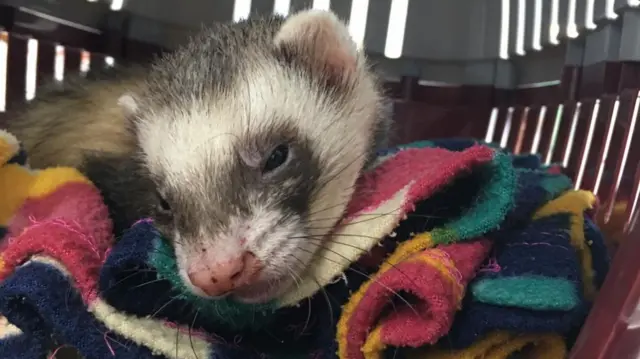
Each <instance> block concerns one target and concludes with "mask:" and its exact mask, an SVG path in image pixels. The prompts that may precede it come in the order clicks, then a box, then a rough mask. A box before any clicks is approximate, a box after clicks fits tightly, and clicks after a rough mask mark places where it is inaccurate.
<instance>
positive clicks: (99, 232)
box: [0, 183, 112, 302]
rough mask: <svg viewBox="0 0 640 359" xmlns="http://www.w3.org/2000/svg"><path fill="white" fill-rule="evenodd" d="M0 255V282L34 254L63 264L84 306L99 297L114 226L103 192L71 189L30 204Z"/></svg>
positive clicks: (82, 187)
mask: <svg viewBox="0 0 640 359" xmlns="http://www.w3.org/2000/svg"><path fill="white" fill-rule="evenodd" d="M10 233H11V236H10V237H9V238H8V240H7V242H8V244H10V245H7V246H6V247H5V249H4V250H3V251H2V260H3V262H4V263H3V266H2V268H1V269H0V281H2V280H4V279H5V278H6V277H7V276H9V275H11V274H12V273H13V271H14V270H15V268H16V267H17V266H19V265H21V264H22V263H24V262H25V261H27V260H28V259H29V258H30V257H31V256H33V255H35V254H41V253H42V254H46V255H47V256H50V257H52V258H55V259H56V260H59V261H60V262H62V263H63V264H64V265H65V267H66V268H67V270H69V271H70V272H71V275H72V277H73V278H74V279H75V280H76V284H77V286H78V289H79V290H80V293H81V294H82V296H83V298H84V299H85V300H86V301H88V302H89V301H92V300H93V299H95V297H96V296H97V292H96V280H97V278H98V274H99V271H100V267H101V266H102V264H103V262H104V260H105V259H106V257H107V254H108V248H109V247H110V245H111V243H112V234H111V221H110V219H109V213H108V210H107V207H106V206H105V205H104V203H103V202H102V197H101V196H100V193H99V191H98V190H97V189H96V188H95V187H93V186H91V185H89V184H84V183H70V184H67V185H63V186H61V187H60V188H58V189H57V190H56V191H55V192H53V193H51V194H49V195H47V196H44V197H42V198H38V199H29V200H28V201H27V202H26V203H25V204H24V205H23V206H22V208H21V209H20V211H19V212H18V214H17V215H16V217H15V219H14V221H13V222H12V223H11V226H10Z"/></svg>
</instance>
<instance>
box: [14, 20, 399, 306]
mask: <svg viewBox="0 0 640 359" xmlns="http://www.w3.org/2000/svg"><path fill="white" fill-rule="evenodd" d="M65 86H69V85H65ZM70 86H71V87H68V88H67V89H65V90H64V91H62V92H60V91H55V90H48V91H47V90H45V92H44V93H43V92H42V91H41V93H40V94H39V98H40V99H38V100H37V101H35V102H34V103H32V104H29V105H28V107H27V108H26V109H25V110H24V111H21V112H20V113H18V114H17V115H16V117H15V118H14V119H13V120H12V121H11V124H10V125H9V131H11V132H13V133H14V134H15V135H16V136H17V137H18V138H19V139H20V140H21V141H22V142H23V144H24V146H25V149H26V151H27V153H29V154H30V158H31V166H33V167H36V168H41V167H48V166H56V165H65V166H73V167H77V168H79V169H80V170H81V171H82V172H83V173H85V174H86V175H87V176H88V177H89V178H90V179H91V180H92V181H94V183H95V184H96V186H97V187H98V188H99V189H100V190H101V191H102V193H103V195H104V197H105V201H106V203H107V204H108V205H109V207H110V209H111V214H112V216H113V218H114V222H115V223H116V227H118V226H120V227H121V228H126V226H128V225H130V224H131V223H132V222H134V221H135V220H137V219H140V218H144V217H150V218H152V219H153V220H154V223H155V225H156V226H157V227H158V229H159V231H160V232H161V233H162V234H163V236H164V237H165V238H166V239H167V240H168V241H170V242H171V243H172V246H173V249H174V252H175V257H176V261H177V265H178V269H179V272H180V275H181V278H182V279H183V281H184V283H185V285H186V286H187V287H188V288H189V290H190V291H192V292H193V293H194V294H196V295H199V296H202V297H205V298H221V297H224V296H227V295H230V296H231V297H232V298H233V299H234V300H237V301H239V302H243V303H262V302H266V301H269V300H271V299H273V298H276V297H277V296H279V295H281V294H282V293H284V292H285V291H286V290H288V289H289V288H290V287H291V286H293V285H295V282H296V280H297V279H298V278H299V277H301V275H302V273H303V272H304V271H305V270H306V269H307V266H308V265H309V263H310V261H311V259H312V258H313V256H314V254H315V253H316V252H317V251H318V249H319V248H320V247H321V246H322V245H323V243H324V241H326V240H327V236H328V235H329V233H330V231H331V230H332V229H333V228H334V227H335V226H336V224H337V223H338V220H339V219H340V217H341V215H342V214H343V212H344V210H345V208H346V206H347V203H348V202H349V199H350V198H351V196H352V195H353V193H354V190H355V188H354V187H355V184H356V179H357V178H358V177H359V175H360V174H361V172H362V171H363V169H364V168H365V166H366V165H367V163H368V161H370V160H371V159H372V157H373V154H374V153H375V150H376V149H377V148H379V147H384V146H385V145H386V141H385V140H386V138H387V136H386V134H387V132H388V129H389V116H388V113H387V111H386V110H385V98H384V96H383V91H382V89H381V86H380V83H379V80H378V78H377V76H376V75H375V73H374V71H373V70H372V68H371V67H370V65H369V64H368V63H367V60H366V58H365V55H364V54H363V51H360V50H359V49H358V48H357V46H356V45H355V43H354V42H353V40H352V38H351V37H350V35H349V32H348V28H347V26H346V25H345V24H344V23H343V22H342V21H341V20H339V19H338V18H337V16H336V15H335V14H333V13H331V12H326V11H318V10H303V11H301V12H298V13H295V14H292V15H291V16H289V17H287V18H282V17H278V16H269V17H264V18H257V19H248V20H243V21H242V22H238V23H234V24H216V25H212V26H211V27H209V28H207V29H204V30H202V31H201V32H200V33H199V34H198V35H196V36H194V37H193V38H192V39H191V40H190V41H189V42H188V43H186V44H185V45H184V46H182V47H180V48H179V49H177V50H175V51H173V52H170V53H167V54H165V55H163V56H162V57H160V58H158V59H157V60H155V61H154V62H153V63H152V64H151V65H149V66H142V67H135V68H131V69H125V70H122V71H119V73H116V74H115V75H113V76H112V78H109V79H106V80H104V79H103V80H100V81H93V82H91V81H88V80H81V81H79V82H78V83H77V84H74V83H72V84H71V85H70Z"/></svg>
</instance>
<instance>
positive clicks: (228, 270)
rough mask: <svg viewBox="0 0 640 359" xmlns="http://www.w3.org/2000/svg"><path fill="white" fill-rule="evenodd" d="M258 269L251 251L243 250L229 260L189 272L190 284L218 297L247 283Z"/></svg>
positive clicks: (257, 262)
mask: <svg viewBox="0 0 640 359" xmlns="http://www.w3.org/2000/svg"><path fill="white" fill-rule="evenodd" d="M259 270H260V264H259V261H258V259H257V258H256V256H255V255H254V254H253V253H251V252H244V253H242V254H241V255H240V256H238V257H236V258H233V259H231V260H228V261H224V262H219V263H216V264H210V265H208V266H206V267H204V268H202V269H200V270H197V271H193V272H189V279H190V280H191V284H193V285H194V286H196V287H198V288H200V289H201V290H202V291H203V292H205V293H206V294H207V295H209V296H211V297H218V296H221V295H223V294H225V293H227V292H230V291H232V290H233V289H235V288H238V287H240V286H243V285H246V284H249V283H250V282H251V281H252V280H253V279H254V277H255V274H256V273H257V272H258V271H259Z"/></svg>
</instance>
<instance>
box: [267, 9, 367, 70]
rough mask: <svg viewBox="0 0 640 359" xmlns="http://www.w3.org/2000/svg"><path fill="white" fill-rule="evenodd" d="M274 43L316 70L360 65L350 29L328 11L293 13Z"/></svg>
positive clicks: (351, 68)
mask: <svg viewBox="0 0 640 359" xmlns="http://www.w3.org/2000/svg"><path fill="white" fill-rule="evenodd" d="M274 42H275V45H276V47H277V48H278V49H280V50H282V51H283V52H284V53H285V54H287V55H289V56H294V57H295V58H297V59H300V60H302V61H304V62H305V63H307V64H308V65H311V66H312V68H314V69H316V70H321V71H327V70H328V71H331V72H333V73H345V72H353V71H355V70H356V69H357V66H358V49H357V47H356V44H355V42H354V41H353V39H352V38H351V35H350V34H349V29H348V28H347V26H346V25H345V24H344V23H343V22H342V21H341V20H340V19H338V17H337V16H336V15H335V14H333V13H332V12H329V11H321V10H305V11H301V12H298V13H296V14H293V15H291V16H290V17H289V18H287V19H286V20H285V21H284V23H283V24H282V27H281V28H280V30H279V31H278V33H277V34H276V36H275V39H274Z"/></svg>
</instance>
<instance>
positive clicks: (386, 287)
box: [300, 248, 420, 316]
mask: <svg viewBox="0 0 640 359" xmlns="http://www.w3.org/2000/svg"><path fill="white" fill-rule="evenodd" d="M325 249H328V248H325ZM300 250H302V251H304V252H307V253H312V252H311V251H308V250H306V249H304V248H300ZM330 252H332V253H334V254H336V255H338V256H341V257H343V258H344V259H347V260H348V258H347V257H345V256H343V255H342V254H340V253H338V252H335V251H332V250H330ZM322 258H323V259H325V260H328V261H330V262H333V263H335V264H338V265H341V263H338V262H336V261H334V260H332V259H331V258H327V257H322ZM394 268H395V266H394ZM395 269H396V270H397V268H395ZM347 270H349V271H352V272H354V273H356V274H359V275H361V276H363V277H365V278H367V279H369V280H373V281H375V282H376V283H378V284H379V285H381V286H382V287H384V288H385V289H387V290H388V291H389V292H390V293H391V294H392V295H394V296H396V297H398V298H399V299H400V300H401V301H402V302H403V303H405V304H406V305H407V306H408V307H409V308H410V309H411V311H413V312H414V313H415V314H416V315H417V316H420V314H418V311H417V310H416V309H415V308H414V306H413V305H412V304H411V303H410V302H409V301H408V300H407V299H406V298H404V297H403V296H402V295H401V294H400V293H398V292H397V291H395V290H393V289H391V288H389V287H388V286H387V285H385V284H383V283H380V282H379V281H378V279H377V278H374V277H372V276H371V275H369V274H367V273H364V272H362V271H359V270H357V269H355V268H352V267H348V268H347ZM399 272H400V273H403V272H402V271H399ZM405 275H406V274H405ZM407 278H409V279H410V280H411V278H410V277H408V276H407Z"/></svg>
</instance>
